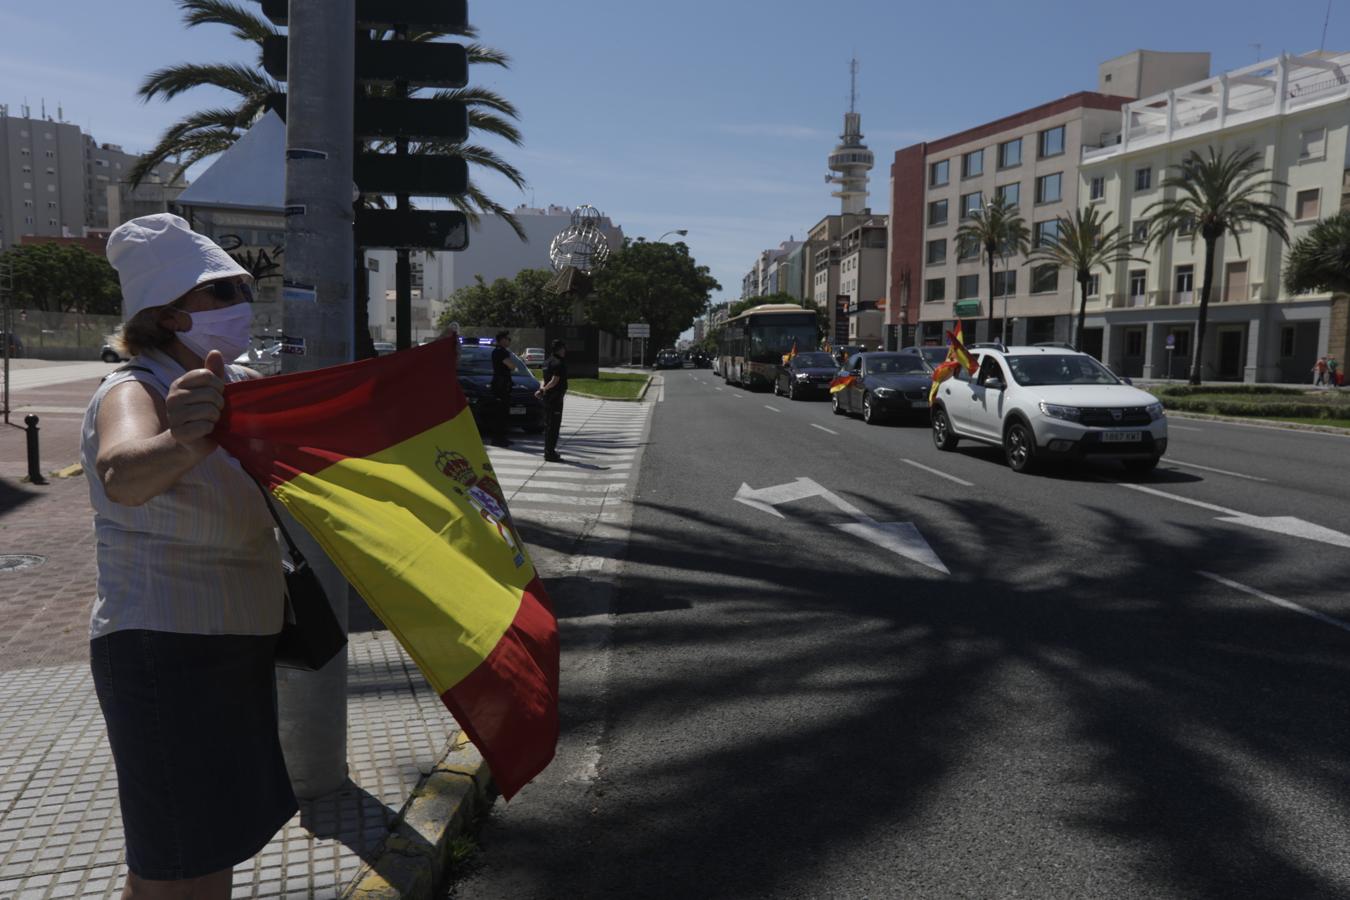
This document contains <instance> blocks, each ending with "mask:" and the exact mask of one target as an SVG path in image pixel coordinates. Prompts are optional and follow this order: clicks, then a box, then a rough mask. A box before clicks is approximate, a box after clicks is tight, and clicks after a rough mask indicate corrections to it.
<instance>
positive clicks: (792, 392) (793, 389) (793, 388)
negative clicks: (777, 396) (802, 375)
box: [787, 381, 797, 400]
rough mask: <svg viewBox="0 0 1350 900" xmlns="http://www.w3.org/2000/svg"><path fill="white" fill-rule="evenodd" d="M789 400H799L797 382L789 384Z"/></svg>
mask: <svg viewBox="0 0 1350 900" xmlns="http://www.w3.org/2000/svg"><path fill="white" fill-rule="evenodd" d="M787 398H788V399H789V400H796V399H797V383H796V382H795V381H789V382H788V391H787Z"/></svg>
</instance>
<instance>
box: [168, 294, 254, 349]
mask: <svg viewBox="0 0 1350 900" xmlns="http://www.w3.org/2000/svg"><path fill="white" fill-rule="evenodd" d="M188 315H190V316H192V327H191V328H189V329H188V330H187V331H180V332H178V339H179V340H180V341H182V342H183V343H184V344H185V345H186V346H187V348H188V349H189V350H191V351H192V352H193V353H195V354H197V355H198V356H200V357H201V358H202V359H206V354H207V353H210V352H211V351H212V350H219V351H220V355H221V356H223V357H225V362H226V363H232V362H234V361H235V359H236V358H238V356H239V354H241V353H243V352H244V351H245V350H247V349H248V344H249V332H250V331H252V330H253V329H252V326H253V304H251V303H236V304H234V305H233V306H226V307H223V308H221V309H210V310H207V311H206V312H195V313H188Z"/></svg>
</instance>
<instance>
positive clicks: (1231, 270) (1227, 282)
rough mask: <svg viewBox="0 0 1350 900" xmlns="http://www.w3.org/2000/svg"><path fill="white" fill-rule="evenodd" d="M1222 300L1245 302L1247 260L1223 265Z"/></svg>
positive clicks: (1226, 301)
mask: <svg viewBox="0 0 1350 900" xmlns="http://www.w3.org/2000/svg"><path fill="white" fill-rule="evenodd" d="M1223 268H1224V283H1223V302H1225V303H1246V302H1247V261H1246V260H1245V259H1244V260H1241V261H1240V262H1230V263H1228V264H1226V265H1225V266H1224V267H1223Z"/></svg>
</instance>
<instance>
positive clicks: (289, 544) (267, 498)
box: [249, 475, 305, 568]
mask: <svg viewBox="0 0 1350 900" xmlns="http://www.w3.org/2000/svg"><path fill="white" fill-rule="evenodd" d="M249 480H250V481H252V482H253V483H254V484H256V485H257V486H258V490H259V491H261V492H262V495H263V503H266V504H267V511H268V512H269V513H271V514H272V521H273V522H276V523H277V528H279V529H281V537H282V539H283V540H285V541H286V549H287V550H289V551H290V554H291V562H292V563H294V564H295V566H296V568H299V567H300V566H303V565H304V564H305V555H304V554H303V553H301V552H300V548H299V547H297V546H295V541H293V540H291V533H290V532H289V531H287V530H286V526H285V525H283V524H282V523H281V516H279V515H277V510H276V507H274V506H273V505H272V497H271V495H270V494H268V493H267V488H265V487H263V486H262V482H261V481H259V480H258V479H256V478H254V477H253V476H252V475H250V476H249Z"/></svg>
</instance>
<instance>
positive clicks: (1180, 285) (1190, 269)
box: [1176, 266, 1195, 302]
mask: <svg viewBox="0 0 1350 900" xmlns="http://www.w3.org/2000/svg"><path fill="white" fill-rule="evenodd" d="M1194 290H1195V266H1177V271H1176V291H1177V293H1178V294H1184V295H1189V294H1190V293H1191V292H1192V291H1194ZM1186 302H1189V300H1188V301H1186Z"/></svg>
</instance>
